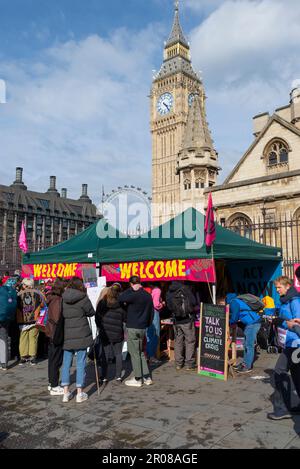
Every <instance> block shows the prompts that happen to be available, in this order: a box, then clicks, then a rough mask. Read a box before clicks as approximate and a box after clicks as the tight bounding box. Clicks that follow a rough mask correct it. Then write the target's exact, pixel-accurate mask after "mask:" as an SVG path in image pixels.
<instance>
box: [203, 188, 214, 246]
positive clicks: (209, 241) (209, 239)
mask: <svg viewBox="0 0 300 469" xmlns="http://www.w3.org/2000/svg"><path fill="white" fill-rule="evenodd" d="M204 233H205V244H206V246H207V247H208V248H210V247H211V246H212V245H213V244H214V241H215V239H216V225H215V216H214V207H213V201H212V196H211V193H210V194H209V196H208V205H207V212H206V218H205V225H204Z"/></svg>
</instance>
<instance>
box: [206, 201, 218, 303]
mask: <svg viewBox="0 0 300 469" xmlns="http://www.w3.org/2000/svg"><path fill="white" fill-rule="evenodd" d="M204 233H205V244H206V246H207V247H208V248H210V249H211V260H212V264H213V267H214V271H215V270H216V269H215V265H214V241H215V239H216V226H215V219H214V207H213V201H212V195H211V192H210V193H209V196H208V204H207V211H206V218H205V225H204ZM207 280H208V279H207ZM208 288H209V293H210V296H211V298H212V302H213V304H216V303H217V286H216V283H213V284H212V292H211V288H210V284H209V282H208Z"/></svg>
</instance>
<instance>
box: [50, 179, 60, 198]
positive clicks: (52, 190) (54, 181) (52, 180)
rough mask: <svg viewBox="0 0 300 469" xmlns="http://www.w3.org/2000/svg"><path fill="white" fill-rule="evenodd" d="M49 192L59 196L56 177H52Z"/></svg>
mask: <svg viewBox="0 0 300 469" xmlns="http://www.w3.org/2000/svg"><path fill="white" fill-rule="evenodd" d="M48 192H50V193H52V194H57V195H58V192H57V189H56V176H50V187H49V189H48Z"/></svg>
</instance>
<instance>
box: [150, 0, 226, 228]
mask: <svg viewBox="0 0 300 469" xmlns="http://www.w3.org/2000/svg"><path fill="white" fill-rule="evenodd" d="M178 4H179V2H178V1H176V2H175V17H174V22H173V27H172V31H171V34H170V37H169V39H168V41H167V42H166V43H165V48H164V61H163V64H162V66H161V69H160V71H159V72H158V73H157V74H156V76H155V77H154V80H153V85H152V89H151V95H150V97H151V133H152V201H153V205H152V225H153V226H158V225H160V224H161V223H164V222H166V221H168V220H170V219H171V218H173V217H174V216H176V215H177V214H178V213H180V212H181V211H182V210H183V209H185V208H186V205H188V204H187V203H186V202H187V199H189V195H190V196H191V197H190V198H191V204H190V205H192V200H193V201H195V197H194V187H192V178H193V179H194V181H193V182H195V173H193V176H194V177H192V169H193V170H194V169H195V168H194V166H193V162H191V164H190V165H188V167H189V171H187V170H186V165H182V164H181V159H182V157H183V153H182V151H183V150H184V148H183V146H184V144H185V142H186V141H187V139H186V132H187V123H188V116H189V114H190V112H191V109H192V108H194V107H195V101H197V105H199V113H198V115H200V120H199V126H202V127H203V126H204V127H205V129H204V132H202V133H203V134H205V135H207V136H208V135H209V139H208V140H210V142H211V145H212V141H211V139H210V134H209V130H208V127H207V123H206V114H205V92H204V88H203V84H202V81H201V79H200V77H199V76H198V75H197V74H196V73H195V72H194V70H193V67H192V63H191V55H190V46H189V43H188V42H187V40H186V38H185V36H184V34H183V31H182V28H181V25H180V20H179V6H178ZM195 115H197V113H195V111H194V112H193V116H195ZM190 120H192V117H191V118H190ZM191 125H192V124H191ZM196 126H197V123H196ZM189 133H191V132H189ZM205 145H206V150H207V144H205ZM205 145H204V146H205ZM184 159H186V158H185V157H184ZM199 162H200V160H199V161H197V162H196V166H197V165H199ZM194 163H195V162H194ZM202 163H203V161H201V164H200V167H199V168H198V169H199V170H200V169H205V168H202V166H203V164H202ZM210 169H211V168H210ZM217 169H218V168H217V165H216V168H215V173H217ZM206 171H207V173H208V168H206ZM187 173H188V174H189V177H190V181H191V187H190V189H189V185H187V186H186V185H185V182H186V181H187V180H188V179H187V176H186V174H187ZM204 179H205V182H208V179H207V177H206V173H205V177H204ZM211 180H212V181H213V182H214V183H215V178H213V176H212V172H211ZM181 186H182V187H181ZM184 187H188V189H187V191H189V190H190V191H191V193H190V194H189V195H188V193H187V192H185V193H183V191H184ZM205 187H206V186H205ZM200 189H204V187H202V186H201V187H200ZM192 193H193V194H192ZM183 196H184V198H185V206H183V205H182V202H183ZM199 196H200V193H199ZM201 196H202V198H203V197H204V196H203V190H202V192H201Z"/></svg>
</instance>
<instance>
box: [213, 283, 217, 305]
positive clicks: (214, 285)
mask: <svg viewBox="0 0 300 469" xmlns="http://www.w3.org/2000/svg"><path fill="white" fill-rule="evenodd" d="M212 291H213V303H214V305H216V304H217V285H216V284H215V283H214V284H213V286H212Z"/></svg>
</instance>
